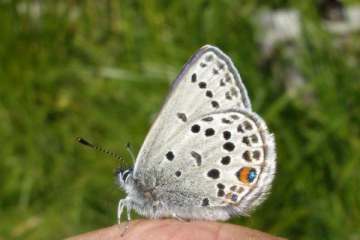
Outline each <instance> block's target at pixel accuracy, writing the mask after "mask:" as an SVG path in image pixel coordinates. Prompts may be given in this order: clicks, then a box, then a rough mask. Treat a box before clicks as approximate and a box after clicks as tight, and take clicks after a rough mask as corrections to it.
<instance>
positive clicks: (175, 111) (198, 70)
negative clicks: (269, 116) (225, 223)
mask: <svg viewBox="0 0 360 240" xmlns="http://www.w3.org/2000/svg"><path fill="white" fill-rule="evenodd" d="M275 166H276V163H275V143H274V139H273V135H272V134H270V133H269V132H268V130H267V126H266V124H265V122H264V121H263V120H262V118H261V117H259V116H258V115H257V114H256V113H254V112H253V111H252V110H251V104H250V100H249V98H248V95H247V91H246V89H245V87H244V85H243V83H242V81H241V78H240V76H239V74H238V72H237V70H236V68H235V67H234V65H233V64H232V62H231V60H230V58H229V57H227V56H226V55H225V54H224V53H223V52H222V51H221V50H219V49H218V48H216V47H213V46H205V47H203V48H201V49H200V50H199V51H198V52H197V53H196V54H195V55H194V56H193V57H192V58H191V59H190V60H189V62H188V63H187V64H186V65H185V66H184V68H183V70H182V72H181V73H180V75H179V76H178V78H177V79H176V80H175V82H174V83H173V85H172V89H171V92H170V95H169V97H168V98H167V101H166V103H165V104H164V106H163V108H162V110H161V112H160V114H159V116H158V118H157V120H156V121H155V123H154V125H153V126H152V128H151V130H150V132H149V134H148V136H147V137H146V139H145V142H144V144H143V146H142V148H141V150H140V153H139V155H138V157H137V159H136V163H135V166H134V170H130V171H129V170H128V171H127V172H126V171H124V172H120V173H119V175H118V179H119V182H120V184H121V186H122V187H123V188H124V189H125V191H126V193H127V197H126V198H125V199H122V200H120V203H119V208H118V218H119V219H120V216H121V213H122V211H123V209H124V207H126V208H127V210H128V213H129V211H130V210H131V209H134V210H135V211H136V212H138V213H139V214H141V215H143V216H146V217H149V218H163V217H176V218H181V219H206V220H226V219H229V218H230V217H231V216H234V215H248V214H249V213H250V211H251V210H253V209H254V208H255V207H256V206H258V205H259V204H260V203H261V202H262V201H263V200H264V199H265V197H266V195H267V193H268V191H269V189H270V187H271V182H272V180H273V177H274V174H275ZM129 217H130V216H129V214H128V218H129Z"/></svg>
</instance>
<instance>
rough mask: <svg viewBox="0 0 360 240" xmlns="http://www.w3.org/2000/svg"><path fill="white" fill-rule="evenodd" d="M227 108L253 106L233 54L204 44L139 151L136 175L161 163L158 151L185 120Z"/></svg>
mask: <svg viewBox="0 0 360 240" xmlns="http://www.w3.org/2000/svg"><path fill="white" fill-rule="evenodd" d="M226 109H238V110H241V109H247V110H251V105H250V101H249V98H248V95H247V91H246V89H245V87H244V85H243V83H242V81H241V78H240V75H239V73H238V72H237V70H236V68H235V67H234V65H233V63H232V62H231V60H230V58H229V57H227V56H226V55H225V54H224V53H223V52H222V51H221V50H219V49H218V48H216V47H213V46H204V47H202V48H201V49H200V50H199V51H198V52H197V53H196V54H195V55H194V56H193V57H192V58H191V59H190V60H189V61H188V63H187V64H186V65H185V66H184V68H183V70H182V71H181V73H180V74H179V76H178V77H177V79H176V80H175V81H174V83H173V84H172V89H171V91H170V94H169V96H168V97H167V100H166V103H165V104H164V106H163V108H162V110H161V112H160V114H159V115H158V117H157V119H156V121H155V123H154V124H153V126H152V128H151V130H150V132H149V133H148V135H147V137H146V139H145V141H144V144H143V146H142V148H141V150H140V152H139V155H138V157H137V160H136V163H135V168H134V173H135V175H138V176H139V175H143V173H142V172H143V171H147V170H148V169H149V168H152V167H155V166H157V165H158V164H159V163H160V161H161V159H157V158H155V156H156V154H157V152H158V151H159V150H161V149H163V147H164V146H166V145H167V144H168V142H169V141H170V140H171V139H172V138H174V137H175V136H178V134H180V132H181V130H182V129H183V127H184V123H186V122H191V121H193V120H195V119H197V118H199V117H200V116H203V115H205V114H209V113H211V112H215V111H222V110H226ZM180 137H181V136H180ZM149 165H150V166H149Z"/></svg>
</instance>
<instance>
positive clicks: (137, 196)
mask: <svg viewBox="0 0 360 240" xmlns="http://www.w3.org/2000/svg"><path fill="white" fill-rule="evenodd" d="M117 178H118V181H119V183H120V185H121V187H122V188H123V189H124V190H125V192H126V193H127V197H126V199H127V200H128V202H129V203H130V204H131V208H133V209H136V210H137V212H138V213H140V214H141V215H144V216H148V217H154V216H156V215H159V214H160V212H162V210H163V209H162V204H161V203H160V201H159V200H158V198H157V195H156V193H155V187H149V186H147V184H145V183H143V182H142V181H140V180H139V179H136V178H135V176H134V174H133V169H128V170H124V171H119V172H118V175H117Z"/></svg>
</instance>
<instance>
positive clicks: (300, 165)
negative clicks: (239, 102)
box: [0, 0, 360, 240]
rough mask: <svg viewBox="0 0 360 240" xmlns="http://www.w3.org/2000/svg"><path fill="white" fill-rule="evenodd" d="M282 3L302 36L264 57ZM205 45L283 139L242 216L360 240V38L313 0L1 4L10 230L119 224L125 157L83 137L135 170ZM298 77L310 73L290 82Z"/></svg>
mask: <svg viewBox="0 0 360 240" xmlns="http://www.w3.org/2000/svg"><path fill="white" fill-rule="evenodd" d="M356 3H357V1H345V2H344V4H345V6H346V7H347V6H351V5H352V4H356ZM284 8H291V9H296V10H297V11H298V12H299V14H300V15H301V33H300V35H299V37H298V38H297V40H296V41H295V42H292V43H289V42H288V41H286V42H284V43H281V44H278V45H277V46H276V47H275V48H274V50H273V51H272V53H271V54H270V56H269V55H267V56H264V53H263V50H262V48H261V37H259V34H260V36H261V33H262V31H261V30H260V29H259V26H258V24H257V21H256V20H255V19H256V16H257V14H258V13H259V12H260V11H262V10H279V9H284ZM291 27H292V26H289V28H291ZM204 44H213V45H216V46H218V47H220V48H221V49H222V50H223V51H225V52H226V53H227V54H229V55H230V56H231V57H232V59H233V61H234V63H235V65H236V66H237V67H238V69H239V70H240V72H241V76H242V78H243V80H244V82H245V85H246V87H247V88H248V91H249V95H250V98H251V100H252V103H253V109H254V110H255V111H256V112H258V113H259V114H260V115H261V116H263V117H264V118H265V120H266V121H267V123H268V125H269V128H270V129H271V131H273V132H274V133H275V137H276V142H277V149H278V173H277V176H276V179H275V181H274V185H273V191H272V193H271V195H270V197H269V199H268V200H267V201H266V202H265V203H264V204H263V205H262V206H261V207H260V208H258V209H257V210H256V211H255V212H254V214H253V215H252V217H250V218H241V217H239V218H235V219H233V220H231V222H232V223H236V224H242V225H245V226H248V227H251V228H255V229H259V230H261V231H265V232H269V233H271V234H275V235H279V236H283V237H288V238H292V239H314V238H316V239H352V240H355V239H360V174H359V171H360V138H359V136H360V131H359V130H360V119H359V118H360V108H359V104H360V83H359V80H360V70H359V66H360V34H359V32H353V33H350V34H347V35H346V36H344V35H343V36H338V35H334V34H331V33H329V32H328V31H326V29H325V28H324V26H323V24H322V18H321V16H320V13H319V11H318V10H317V8H316V4H315V2H314V1H310V0H304V1H286V0H270V1H230V0H219V1H215V0H213V1H207V0H200V1H194V0H184V1H165V0H163V1H155V0H148V1H134V0H127V1H125V0H124V1H112V0H107V1H11V0H1V1H0V239H1V240H3V239H54V238H63V237H66V236H71V235H74V234H78V233H81V232H85V231H89V230H94V229H97V228H101V227H105V226H109V225H111V224H114V223H115V221H116V217H115V212H116V207H117V201H118V199H119V198H121V197H123V192H122V191H120V190H119V188H118V186H117V185H116V182H115V178H114V175H113V173H114V170H115V169H116V168H117V167H118V166H119V162H118V161H117V160H114V159H111V158H109V157H107V156H104V155H103V154H101V153H97V152H94V151H91V150H89V149H86V148H83V147H82V146H80V145H78V144H77V143H76V141H75V138H76V136H84V137H86V138H88V139H89V140H91V141H94V142H96V143H99V144H101V145H103V146H106V147H107V148H109V149H112V150H114V151H116V152H118V153H119V154H120V155H122V156H124V157H125V158H126V159H127V160H128V164H129V166H130V163H131V160H130V156H129V155H128V154H127V152H126V150H125V147H124V146H125V145H126V143H127V142H131V143H132V145H133V147H134V149H135V151H136V152H137V151H138V149H139V148H140V146H141V144H142V141H143V139H144V137H145V135H146V133H147V131H148V129H149V127H150V125H151V123H152V121H153V118H154V116H155V115H156V113H157V112H158V111H159V110H160V107H161V105H162V103H163V101H164V98H165V96H166V94H167V91H168V87H169V84H170V82H171V81H172V80H173V79H175V77H176V75H177V74H178V73H179V71H180V69H181V67H182V65H183V64H184V63H185V62H186V61H187V59H188V58H189V57H190V56H191V55H192V54H193V53H194V52H195V51H196V50H197V49H198V48H200V47H201V46H202V45H204ZM289 72H290V73H291V72H295V75H294V74H289ZM292 75H294V76H295V79H296V78H297V77H299V76H301V77H300V78H302V80H303V82H302V80H301V81H300V83H301V82H302V83H301V84H298V85H299V86H297V84H295V87H290V88H289V85H292V84H291V81H293V80H292V78H294V77H291V76H292ZM289 76H290V77H289ZM289 82H290V84H289ZM296 86H297V87H296Z"/></svg>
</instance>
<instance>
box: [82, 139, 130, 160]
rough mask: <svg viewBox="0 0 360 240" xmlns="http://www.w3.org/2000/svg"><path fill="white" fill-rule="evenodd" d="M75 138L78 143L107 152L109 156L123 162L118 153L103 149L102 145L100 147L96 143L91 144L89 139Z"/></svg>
mask: <svg viewBox="0 0 360 240" xmlns="http://www.w3.org/2000/svg"><path fill="white" fill-rule="evenodd" d="M76 140H77V141H78V142H79V143H81V144H82V145H84V146H87V147H90V148H92V149H95V150H97V151H99V152H102V153H105V154H107V155H109V156H111V157H113V158H115V159H117V160H119V161H122V162H124V159H123V158H122V157H121V156H120V155H117V154H116V153H113V152H111V151H109V150H107V149H104V148H103V147H100V146H98V145H96V144H92V143H90V142H89V141H87V140H85V139H84V138H81V137H78V138H76Z"/></svg>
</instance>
